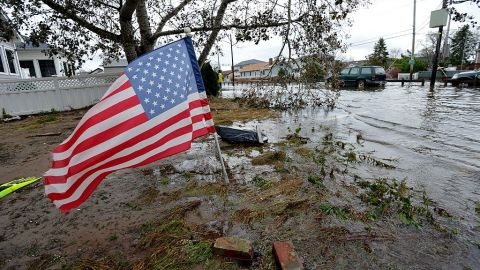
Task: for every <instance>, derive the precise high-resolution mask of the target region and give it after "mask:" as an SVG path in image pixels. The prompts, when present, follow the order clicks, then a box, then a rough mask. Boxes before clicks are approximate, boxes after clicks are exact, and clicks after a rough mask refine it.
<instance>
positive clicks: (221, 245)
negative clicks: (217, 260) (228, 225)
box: [213, 237, 253, 260]
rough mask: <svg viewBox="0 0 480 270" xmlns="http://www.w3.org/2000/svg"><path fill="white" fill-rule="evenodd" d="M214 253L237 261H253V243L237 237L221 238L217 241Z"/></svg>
mask: <svg viewBox="0 0 480 270" xmlns="http://www.w3.org/2000/svg"><path fill="white" fill-rule="evenodd" d="M213 252H214V253H215V254H217V255H220V256H224V257H229V258H233V259H237V260H252V259H253V248H252V242H251V241H249V240H245V239H241V238H237V237H220V238H217V240H215V244H214V245H213Z"/></svg>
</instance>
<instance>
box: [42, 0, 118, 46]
mask: <svg viewBox="0 0 480 270" xmlns="http://www.w3.org/2000/svg"><path fill="white" fill-rule="evenodd" d="M42 2H43V3H45V5H47V6H48V7H50V8H51V9H53V10H54V11H56V12H58V13H61V14H64V15H65V16H66V17H67V18H69V19H71V20H73V21H74V22H76V23H77V24H79V25H80V26H82V27H85V28H87V29H88V30H90V31H92V32H93V33H95V34H97V35H99V36H100V37H102V38H105V39H109V40H111V41H114V42H118V41H120V39H121V38H120V35H117V34H114V33H112V32H110V31H107V30H105V29H102V28H99V27H97V26H95V25H94V24H92V23H90V22H88V21H86V20H85V19H83V18H80V17H78V16H77V15H76V14H75V11H73V10H69V9H67V8H66V7H64V6H62V5H59V4H57V3H55V2H54V1H52V0H42Z"/></svg>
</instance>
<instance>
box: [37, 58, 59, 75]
mask: <svg viewBox="0 0 480 270" xmlns="http://www.w3.org/2000/svg"><path fill="white" fill-rule="evenodd" d="M38 65H39V66H40V73H42V77H52V76H53V75H57V71H56V70H55V63H54V62H53V60H38Z"/></svg>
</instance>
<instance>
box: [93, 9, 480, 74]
mask: <svg viewBox="0 0 480 270" xmlns="http://www.w3.org/2000/svg"><path fill="white" fill-rule="evenodd" d="M413 1H414V0H401V1H400V0H371V4H370V5H368V6H367V7H363V8H361V9H360V10H358V11H357V12H355V13H354V14H352V16H351V19H352V20H353V25H352V27H351V28H350V29H348V31H346V32H348V33H350V38H349V39H348V40H347V43H348V44H350V46H349V48H348V50H347V52H346V53H345V54H343V55H339V57H341V58H343V59H345V60H363V59H365V57H366V56H367V55H368V54H370V53H371V52H372V50H373V45H374V43H375V42H376V41H378V39H379V38H380V37H383V38H385V41H386V43H387V48H388V50H391V49H394V48H398V49H400V50H401V51H402V52H405V51H406V50H407V49H411V47H412V25H413ZM441 3H442V1H441V0H417V15H416V20H417V22H416V25H417V26H416V32H417V36H416V43H415V44H416V45H415V51H418V50H419V49H421V47H422V46H421V44H422V41H423V40H424V39H425V35H426V34H427V33H428V32H429V31H432V32H437V31H438V29H430V28H429V20H430V12H431V11H432V10H436V9H440V8H441ZM456 7H457V9H458V10H459V11H461V12H468V13H470V14H472V15H474V16H475V17H476V18H477V20H478V19H480V9H478V8H477V7H476V6H474V5H472V4H470V3H464V4H459V5H457V6H456ZM459 26H461V24H460V23H456V22H453V21H452V25H451V30H452V31H451V32H450V35H452V33H453V32H454V31H455V30H456V29H458V28H459ZM280 46H281V41H280V39H279V38H274V39H271V40H269V41H265V42H261V43H260V44H259V45H255V44H253V43H241V44H237V45H236V46H235V47H234V48H233V55H234V63H238V62H240V61H243V60H248V59H252V58H255V59H260V60H264V61H268V58H270V57H274V56H276V55H277V54H278V52H279V50H280ZM221 47H222V50H223V56H221V57H220V63H221V65H222V67H223V69H229V66H230V62H231V60H230V57H231V54H230V45H229V44H228V43H227V42H223V43H221ZM210 60H211V61H212V63H213V64H215V65H216V64H217V62H218V60H217V57H216V56H215V57H211V58H210ZM100 63H101V61H100V59H99V58H98V57H96V59H95V60H94V61H89V62H88V63H87V64H86V65H85V66H84V68H85V69H87V70H91V69H95V68H97V67H98V65H99V64H100Z"/></svg>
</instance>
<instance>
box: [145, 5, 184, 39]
mask: <svg viewBox="0 0 480 270" xmlns="http://www.w3.org/2000/svg"><path fill="white" fill-rule="evenodd" d="M191 1H192V0H183V1H182V2H181V3H180V4H179V5H178V6H176V7H175V8H174V9H172V10H171V11H170V12H169V13H168V14H167V15H165V17H163V18H162V20H161V21H160V23H159V24H158V27H157V30H156V31H155V34H153V36H152V37H151V39H153V41H152V42H155V40H156V39H157V38H158V37H160V35H159V34H160V33H161V32H162V30H163V27H165V25H166V24H167V22H168V21H169V20H170V19H171V18H173V17H174V16H175V15H177V14H178V13H179V12H180V11H181V10H182V9H183V8H184V7H185V6H186V5H187V4H188V3H190V2H191Z"/></svg>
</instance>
